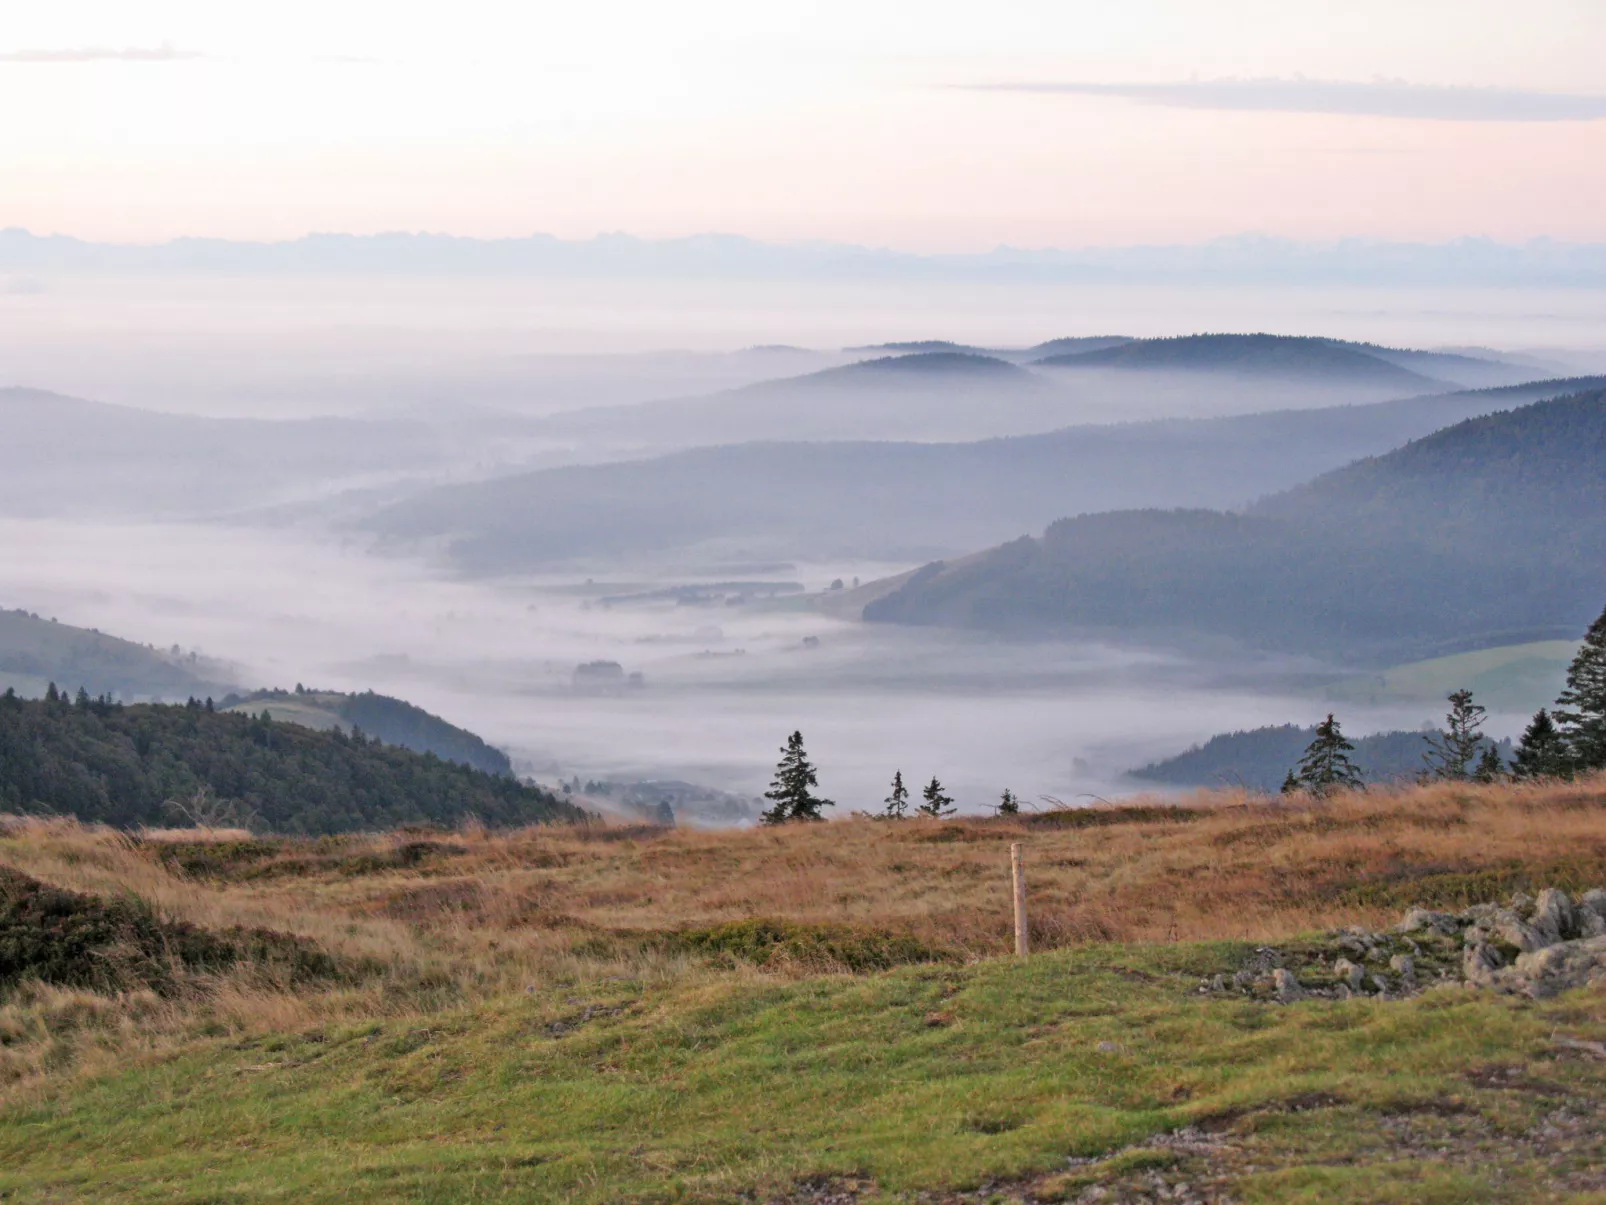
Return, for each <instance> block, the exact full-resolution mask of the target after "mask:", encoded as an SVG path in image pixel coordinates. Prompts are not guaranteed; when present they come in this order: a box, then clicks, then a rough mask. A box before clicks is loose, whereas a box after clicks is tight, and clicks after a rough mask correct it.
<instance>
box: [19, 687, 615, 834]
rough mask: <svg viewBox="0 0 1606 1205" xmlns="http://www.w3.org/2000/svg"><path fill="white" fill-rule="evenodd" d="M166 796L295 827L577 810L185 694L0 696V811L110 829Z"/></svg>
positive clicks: (219, 815)
mask: <svg viewBox="0 0 1606 1205" xmlns="http://www.w3.org/2000/svg"><path fill="white" fill-rule="evenodd" d="M169 801H178V802H179V803H181V804H183V805H184V806H185V807H186V808H188V809H189V810H190V811H191V812H192V813H194V812H197V811H199V812H204V813H206V815H207V817H208V818H209V819H210V820H211V821H212V822H221V823H232V824H242V823H244V824H248V825H250V827H252V828H259V829H263V830H268V831H273V832H285V833H302V834H322V833H339V832H350V831H355V830H365V829H386V828H395V827H398V826H400V825H406V824H434V825H452V824H455V823H457V822H458V821H460V820H463V819H465V818H467V817H471V816H472V817H477V818H478V819H479V820H481V821H482V822H484V823H486V824H489V825H521V824H536V823H546V822H552V821H577V820H583V819H584V818H585V815H586V814H585V813H584V812H583V811H582V810H581V809H579V808H576V807H574V806H572V805H571V804H567V803H564V802H562V801H561V800H559V799H558V798H557V797H556V796H555V795H553V794H551V793H550V792H548V791H544V790H541V789H539V788H536V787H529V786H525V785H523V784H522V783H520V782H518V781H517V780H516V779H513V778H508V777H503V776H500V775H494V774H486V773H483V772H482V771H479V770H475V769H472V768H470V767H468V766H461V765H457V764H454V763H452V762H447V761H442V760H441V759H440V758H438V757H435V756H434V755H433V754H428V753H414V752H412V751H411V750H408V749H402V748H398V747H396V746H394V745H384V744H381V743H378V742H371V741H368V740H366V739H362V738H354V737H351V736H347V735H346V734H345V733H343V732H340V731H339V730H331V731H326V732H325V731H318V730H316V729H311V728H305V727H302V726H300V725H296V724H280V723H275V722H273V721H270V720H264V719H262V718H261V717H260V716H258V717H252V716H249V715H241V714H230V713H224V712H213V711H210V710H208V709H207V708H206V707H205V705H203V704H196V703H191V704H188V705H178V706H169V705H162V704H148V703H147V704H136V705H131V706H122V705H119V704H115V703H107V702H104V701H98V700H91V699H90V698H89V697H88V696H87V695H83V694H80V695H79V696H78V698H77V700H76V701H70V700H68V698H67V697H66V696H65V695H63V696H61V697H60V698H59V699H44V700H26V699H20V698H18V697H17V696H16V695H15V694H12V693H9V692H8V693H7V694H5V695H3V696H0V812H22V813H46V814H55V815H65V816H73V817H76V818H78V819H80V820H85V821H93V822H100V823H104V824H111V825H116V826H119V827H132V826H136V825H163V824H172V823H174V822H183V819H184V813H183V812H181V811H179V810H178V809H177V808H175V807H174V806H172V805H170V804H169Z"/></svg>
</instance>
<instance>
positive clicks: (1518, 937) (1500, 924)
mask: <svg viewBox="0 0 1606 1205" xmlns="http://www.w3.org/2000/svg"><path fill="white" fill-rule="evenodd" d="M1493 928H1494V935H1495V936H1496V937H1498V938H1499V939H1500V940H1501V941H1503V942H1504V943H1505V944H1506V945H1508V946H1516V947H1517V949H1518V950H1520V951H1522V953H1524V954H1527V953H1529V952H1531V951H1533V950H1542V949H1544V948H1545V947H1546V946H1548V945H1553V944H1555V943H1554V940H1553V939H1550V938H1548V937H1547V936H1546V935H1545V934H1543V933H1541V932H1540V931H1539V930H1538V929H1535V928H1534V927H1533V926H1532V925H1530V924H1529V923H1528V922H1527V921H1525V920H1523V919H1522V918H1521V917H1519V916H1516V915H1514V914H1513V913H1511V912H1501V913H1500V914H1499V916H1498V917H1496V918H1495V922H1494V925H1493Z"/></svg>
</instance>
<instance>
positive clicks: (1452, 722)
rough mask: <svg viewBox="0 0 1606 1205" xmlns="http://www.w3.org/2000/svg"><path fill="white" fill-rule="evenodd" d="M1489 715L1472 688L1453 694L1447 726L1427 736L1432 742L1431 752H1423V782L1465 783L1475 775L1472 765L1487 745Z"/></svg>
mask: <svg viewBox="0 0 1606 1205" xmlns="http://www.w3.org/2000/svg"><path fill="white" fill-rule="evenodd" d="M1488 714H1489V712H1488V710H1487V709H1486V708H1483V707H1480V706H1478V705H1477V704H1476V703H1474V702H1473V701H1472V692H1471V691H1470V690H1458V691H1456V692H1455V693H1453V694H1452V695H1451V696H1450V711H1449V714H1448V715H1446V716H1445V717H1444V722H1445V724H1446V725H1447V727H1446V728H1445V729H1444V731H1442V732H1435V733H1433V734H1432V735H1431V736H1428V737H1425V738H1423V739H1425V740H1426V741H1427V743H1428V751H1427V752H1426V753H1424V754H1423V755H1422V761H1423V763H1424V767H1425V768H1424V769H1423V771H1422V781H1423V782H1464V781H1466V779H1468V778H1469V777H1471V773H1472V770H1471V767H1472V765H1473V763H1474V761H1475V760H1476V758H1477V756H1478V753H1479V751H1480V750H1481V749H1482V748H1483V732H1482V728H1483V717H1484V716H1486V715H1488ZM1497 756H1498V755H1497Z"/></svg>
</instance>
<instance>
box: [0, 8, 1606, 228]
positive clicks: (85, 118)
mask: <svg viewBox="0 0 1606 1205" xmlns="http://www.w3.org/2000/svg"><path fill="white" fill-rule="evenodd" d="M1603 48H1606V4H1602V3H1601V2H1600V0H1524V2H1521V3H1515V2H1509V0H1388V2H1387V3H1384V2H1383V0H1348V2H1347V3H1345V4H1333V3H1327V2H1322V3H1313V2H1310V0H1277V2H1272V0H1122V2H1121V3H1119V4H1117V3H1113V2H1110V0H1101V2H1099V3H1088V2H1079V0H1030V2H1028V0H1014V2H995V3H989V4H985V5H984V4H980V3H963V4H961V3H953V2H950V0H926V2H925V3H920V4H915V3H909V2H908V0H899V2H897V3H889V2H887V0H853V2H851V3H850V2H847V0H826V2H818V3H775V4H753V3H750V2H741V3H738V2H736V0H684V2H682V3H679V4H675V5H662V4H651V3H646V2H645V0H629V2H626V0H614V2H606V0H601V2H593V3H589V4H586V5H578V4H573V3H563V4H555V3H537V4H529V3H523V4H516V3H507V2H500V3H491V2H488V0H459V2H455V3H453V4H450V5H441V4H431V5H420V4H411V5H409V4H406V3H401V2H400V0H392V2H390V3H377V2H368V0H316V2H315V0H281V2H279V3H276V4H274V5H271V6H239V5H220V4H216V3H213V2H201V0H142V2H141V3H139V4H128V3H126V2H123V0H82V2H75V0H56V2H55V3H52V4H49V5H33V6H29V7H28V8H27V9H26V10H24V11H18V12H11V13H8V14H7V19H6V22H5V23H4V25H3V26H0V107H3V109H0V111H4V112H6V113H7V114H8V115H9V117H8V120H7V121H5V122H4V123H0V165H3V170H0V226H24V227H28V228H30V229H32V230H34V231H36V232H39V233H49V232H60V233H69V234H75V235H79V236H82V237H87V238H99V239H111V240H120V241H147V240H156V239H163V238H169V237H174V236H179V235H188V234H195V235H213V236H223V237H234V238H283V237H293V236H296V235H299V234H302V233H305V232H307V231H312V230H340V231H350V232H356V233H367V232H373V231H380V230H395V229H410V230H435V231H444V232H450V233H456V234H464V235H481V236H495V235H522V234H528V233H531V232H535V231H546V232H550V233H554V234H558V235H561V236H567V237H583V236H587V235H590V234H593V233H596V232H599V231H607V230H627V231H630V232H632V233H635V234H640V235H644V236H665V235H679V234H690V233H697V232H704V231H724V232H731V233H740V234H747V235H751V236H754V237H757V238H763V239H775V240H796V239H828V240H834V241H849V242H862V243H872V244H878V245H886V246H893V247H898V248H903V249H909V250H973V249H982V248H988V247H992V246H995V245H997V244H1000V243H1010V244H1016V245H1022V246H1066V247H1071V246H1082V245H1088V244H1102V243H1127V242H1158V241H1192V240H1195V239H1201V238H1208V237H1211V236H1215V235H1221V234H1232V233H1239V232H1244V231H1260V232H1266V233H1271V234H1280V235H1286V236H1291V237H1302V238H1329V237H1335V236H1344V235H1365V236H1374V237H1383V238H1399V239H1422V240H1441V239H1447V238H1453V237H1457V236H1461V235H1489V236H1493V237H1497V238H1501V239H1524V238H1529V237H1534V236H1542V235H1548V236H1551V237H1556V238H1562V239H1573V240H1589V241H1606V204H1602V201H1603V199H1606V101H1601V100H1600V99H1599V98H1601V97H1606V56H1603V55H1602V53H1601V51H1602V49H1603ZM1300 77H1303V79H1304V80H1306V81H1316V82H1318V83H1319V82H1324V81H1340V82H1348V83H1351V84H1357V85H1364V87H1361V88H1359V89H1356V90H1353V95H1351V93H1342V97H1345V98H1348V99H1343V100H1342V103H1338V104H1336V105H1335V104H1334V103H1333V96H1334V95H1335V93H1333V92H1332V90H1330V89H1329V90H1327V91H1323V89H1322V88H1320V87H1315V88H1311V87H1308V86H1307V85H1306V84H1302V83H1300V82H1299V79H1300ZM1229 79H1233V80H1254V81H1261V84H1259V85H1257V88H1260V91H1259V92H1256V93H1255V97H1254V98H1253V101H1252V105H1251V107H1249V108H1244V107H1236V108H1233V107H1225V108H1224V107H1220V105H1218V104H1217V102H1216V100H1212V99H1211V96H1212V95H1214V94H1210V93H1209V92H1208V89H1207V90H1206V92H1204V93H1201V92H1199V91H1198V90H1197V89H1194V90H1190V89H1188V88H1187V87H1183V88H1181V89H1178V90H1173V91H1171V92H1166V93H1160V94H1142V95H1119V94H1117V95H1087V94H1067V93H1053V92H1027V91H1011V90H993V91H988V90H978V89H975V88H971V87H965V86H963V85H977V84H989V85H990V84H1016V83H1028V84H1045V83H1047V84H1086V83H1102V84H1183V85H1186V84H1187V83H1188V81H1190V80H1198V81H1203V82H1205V83H1209V82H1212V81H1221V80H1229ZM1268 81H1269V83H1268ZM1278 81H1280V82H1278ZM1389 81H1403V82H1405V83H1408V84H1409V85H1414V86H1417V87H1412V88H1401V87H1400V86H1399V84H1398V82H1389ZM1470 88H1491V89H1499V90H1501V91H1499V92H1498V93H1471V92H1461V91H1452V92H1444V91H1441V90H1442V89H1470ZM1534 93H1541V94H1545V95H1540V96H1534V95H1531V94H1534ZM1555 94H1563V100H1562V101H1558V100H1557V98H1556V96H1555ZM1566 97H1573V98H1584V99H1583V100H1581V101H1578V102H1577V103H1576V104H1575V103H1574V102H1572V101H1566V100H1565V98H1566ZM1589 98H1594V99H1593V100H1591V99H1589ZM1419 100H1420V101H1421V103H1418V102H1419ZM1351 101H1353V102H1354V103H1353V104H1351ZM1558 105H1559V106H1560V108H1559V109H1558ZM1357 106H1358V107H1359V108H1360V109H1361V110H1363V112H1361V113H1358V114H1357V113H1355V112H1353V111H1351V112H1347V113H1346V112H1334V111H1331V110H1333V109H1334V108H1335V107H1336V108H1339V109H1344V108H1346V107H1348V108H1350V109H1352V110H1353V109H1354V108H1355V107H1357ZM1424 106H1425V108H1426V109H1427V110H1431V111H1432V116H1423V115H1422V112H1423V110H1424ZM1324 109H1326V110H1328V111H1321V110H1324ZM1294 110H1298V111H1294ZM1536 115H1537V116H1539V117H1544V118H1547V119H1544V120H1535V119H1533V118H1534V117H1535V116H1536ZM19 117H20V118H21V119H19ZM1519 118H1523V119H1521V120H1519Z"/></svg>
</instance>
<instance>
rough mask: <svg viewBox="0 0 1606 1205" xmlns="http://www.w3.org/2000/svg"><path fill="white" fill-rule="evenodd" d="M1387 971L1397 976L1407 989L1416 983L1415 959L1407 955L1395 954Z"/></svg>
mask: <svg viewBox="0 0 1606 1205" xmlns="http://www.w3.org/2000/svg"><path fill="white" fill-rule="evenodd" d="M1389 970H1391V971H1393V972H1394V973H1395V974H1396V975H1398V976H1399V977H1400V978H1401V979H1402V980H1403V981H1404V982H1405V985H1406V986H1407V987H1409V986H1410V985H1411V984H1413V983H1415V982H1416V959H1414V958H1412V957H1411V956H1410V955H1409V954H1396V955H1395V956H1394V957H1393V958H1390V959H1389Z"/></svg>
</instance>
